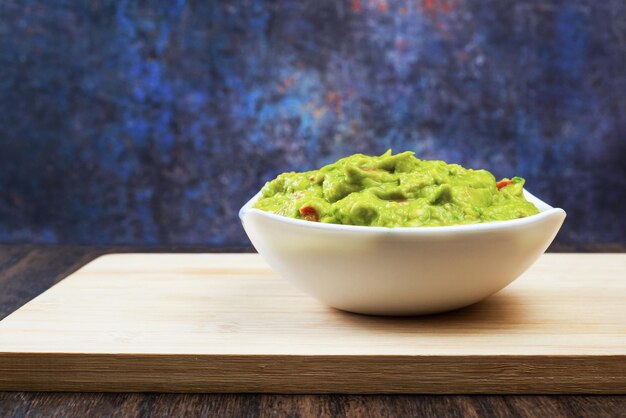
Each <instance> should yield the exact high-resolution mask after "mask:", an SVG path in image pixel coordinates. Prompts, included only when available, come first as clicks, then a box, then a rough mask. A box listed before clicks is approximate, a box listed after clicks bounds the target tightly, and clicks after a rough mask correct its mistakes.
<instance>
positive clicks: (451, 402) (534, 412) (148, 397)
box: [0, 245, 626, 417]
mask: <svg viewBox="0 0 626 418" xmlns="http://www.w3.org/2000/svg"><path fill="white" fill-rule="evenodd" d="M146 250H149V251H168V252H169V251H178V252H185V251H188V252H199V251H207V250H206V249H205V248H197V247H193V248H190V247H160V248H154V247H152V248H149V249H146V248H142V249H139V248H136V247H119V246H118V247H97V248H95V247H80V246H0V319H2V318H4V317H5V316H7V315H8V314H10V313H11V312H13V311H14V310H16V309H17V308H19V307H20V306H22V305H23V304H24V303H26V302H28V301H29V300H30V299H32V298H33V297H35V296H37V295H39V294H40V293H41V292H43V291H44V290H46V289H47V288H49V287H50V286H51V285H52V284H54V283H56V282H58V281H59V280H62V279H63V278H64V277H66V276H67V275H68V274H69V273H71V272H73V271H74V270H76V269H78V268H79V267H80V266H82V265H84V264H85V263H87V262H88V261H90V260H92V259H94V258H95V257H97V256H99V255H101V254H105V253H110V252H129V251H146ZM233 250H237V249H233ZM551 250H553V251H573V250H577V251H581V250H582V251H610V252H616V251H625V250H626V245H624V246H622V245H617V246H587V247H582V246H577V247H563V246H561V247H552V248H551ZM39 416H42V417H65V416H76V417H87V416H103V417H117V416H155V417H161V416H186V417H193V416H220V417H227V416H292V417H298V416H314V417H321V416H354V417H368V416H374V417H379V416H419V417H430V416H451V417H456V416H458V417H474V416H489V417H507V416H514V417H536V416H546V417H620V416H621V417H626V396H423V395H412V396H408V395H402V396H399V395H393V396H387V395H385V396H371V395H368V396H361V395H261V394H259V395H255V394H253V395H240V394H232V395H212V394H160V393H159V394H157V393H148V394H143V393H31V392H0V417H39Z"/></svg>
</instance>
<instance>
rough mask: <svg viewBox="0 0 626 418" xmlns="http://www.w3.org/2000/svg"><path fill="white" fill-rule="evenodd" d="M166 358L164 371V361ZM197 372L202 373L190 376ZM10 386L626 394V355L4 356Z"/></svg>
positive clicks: (3, 380) (3, 384) (0, 384)
mask: <svg viewBox="0 0 626 418" xmlns="http://www.w3.org/2000/svg"><path fill="white" fill-rule="evenodd" d="M155 357H157V358H158V360H159V362H158V365H157V366H155V365H154V364H155V363H154V359H155ZM188 370H193V371H192V372H189V371H188ZM0 390H2V391H66V392H92V391H96V392H182V393H184V392H189V393H191V392H198V393H202V392H204V393H359V394H393V393H398V394H400V393H423V394H626V355H606V356H605V355H591V356H587V355H557V356H540V355H534V356H523V355H515V356H511V355H498V356H491V355H477V356H441V355H435V356H407V355H391V356H390V355H386V356H378V355H376V356H367V355H355V356H350V355H335V356H328V355H327V356H319V355H316V356H306V355H192V354H189V355H168V354H137V355H129V354H58V353H57V355H56V356H54V357H48V356H46V355H45V353H43V354H42V353H0Z"/></svg>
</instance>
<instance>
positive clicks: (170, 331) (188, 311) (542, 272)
mask: <svg viewBox="0 0 626 418" xmlns="http://www.w3.org/2000/svg"><path fill="white" fill-rule="evenodd" d="M0 390H55V391H57V390H60V391H166V392H281V393H307V392H308V393H313V392H318V393H320V392H334V393H626V255H617V254H616V255H607V254H604V255H602V254H600V255H583V254H548V255H544V256H543V257H542V258H541V259H540V260H539V261H538V262H537V264H536V265H535V266H533V267H532V268H531V270H530V271H528V272H527V273H526V274H524V276H522V277H521V278H520V279H518V280H517V281H516V282H514V283H513V284H512V285H511V286H509V287H507V288H506V289H504V290H503V291H501V292H499V293H498V294H496V295H494V296H492V297H491V298H489V299H488V300H486V301H484V302H482V303H479V304H476V305H474V306H471V307H469V308H466V309H462V310H459V311H455V312H451V313H448V314H443V315H435V316H427V317H413V318H381V317H368V316H361V315H356V314H350V313H345V312H341V311H337V310H334V309H331V308H328V307H326V306H324V305H322V304H320V303H318V302H317V301H315V300H314V299H311V298H309V297H308V296H306V295H305V294H303V293H301V292H300V291H298V290H297V289H295V288H292V287H291V285H290V284H289V283H287V282H285V281H284V280H282V279H281V278H279V277H277V275H276V274H275V273H274V272H272V270H270V268H269V267H268V266H267V265H266V264H265V263H264V262H263V261H262V260H261V258H260V257H259V256H258V255H254V254H240V255H236V254H213V255H209V254H118V255H107V256H104V257H101V258H99V259H97V260H95V261H93V262H92V263H90V264H88V265H87V266H85V267H84V268H82V269H80V270H79V271H77V272H76V273H74V274H72V275H71V276H70V277H68V278H67V279H65V280H64V281H62V282H61V283H59V284H57V285H56V286H54V287H52V288H51V289H49V290H48V291H46V292H45V293H43V294H42V295H41V296H39V297H37V298H35V299H34V300H33V301H31V302H29V303H28V304H26V305H25V306H24V307H22V308H21V309H19V310H17V311H16V312H15V313H13V314H12V315H10V316H8V317H7V318H5V319H4V320H3V321H1V322H0Z"/></svg>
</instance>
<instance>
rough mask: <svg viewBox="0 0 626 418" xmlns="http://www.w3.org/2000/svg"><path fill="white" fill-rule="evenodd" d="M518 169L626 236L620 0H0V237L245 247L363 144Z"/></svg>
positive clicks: (574, 229)
mask: <svg viewBox="0 0 626 418" xmlns="http://www.w3.org/2000/svg"><path fill="white" fill-rule="evenodd" d="M389 147H392V148H393V149H394V150H395V151H402V150H406V149H409V150H414V151H415V152H416V153H417V155H418V156H419V157H421V158H429V159H430V158H437V159H445V160H447V161H450V162H459V163H462V164H464V165H467V166H470V167H485V168H488V169H490V170H492V171H493V172H494V173H495V174H496V176H498V177H503V176H512V175H520V176H523V177H526V178H527V181H528V188H529V189H530V190H531V191H533V192H536V194H538V195H539V196H541V197H543V198H545V200H547V201H548V202H551V203H554V204H556V205H560V206H562V207H564V208H565V209H566V210H567V211H568V213H569V217H568V219H567V220H566V225H565V227H564V229H563V230H562V232H561V234H560V236H559V238H558V240H559V241H560V242H561V243H598V242H599V243H610V242H622V243H623V242H625V240H626V238H625V235H626V221H625V219H626V216H625V215H624V206H623V205H624V204H625V201H626V199H625V191H626V162H625V159H626V3H625V2H624V1H623V0H605V1H601V2H600V1H592V0H589V1H581V0H569V1H558V0H543V1H524V0H515V1H513V0H511V1H503V0H482V1H481V0H476V1H470V0H419V1H397V2H396V1H394V2H391V1H389V2H386V1H385V0H351V1H337V0H323V1H307V0H297V1H296V0H284V1H270V0H247V1H221V2H215V1H200V0H198V1H173V0H163V1H141V2H132V1H119V0H113V1H105V0H92V1H82V2H78V1H69V0H68V1H59V0H48V1H27V0H24V1H17V0H4V1H2V2H0V241H2V242H25V241H26V242H61V243H194V244H211V245H218V246H219V245H247V244H248V241H247V238H246V237H245V234H244V232H243V230H242V229H241V227H240V225H239V221H238V218H237V210H238V208H239V207H240V206H241V204H242V203H244V201H245V200H247V198H249V197H250V196H251V195H252V194H253V193H254V192H255V191H256V190H257V189H258V188H259V187H260V186H261V185H262V184H263V182H264V180H266V179H268V178H270V177H272V176H274V175H275V174H277V173H279V172H282V171H287V170H304V169H310V168H313V167H317V166H319V165H322V164H324V163H328V162H331V161H333V160H335V159H337V158H339V157H341V156H343V155H346V154H351V153H354V152H365V153H382V152H383V151H384V150H385V149H387V148H389Z"/></svg>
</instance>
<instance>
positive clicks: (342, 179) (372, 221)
mask: <svg viewBox="0 0 626 418" xmlns="http://www.w3.org/2000/svg"><path fill="white" fill-rule="evenodd" d="M523 186H524V179H522V178H520V177H513V178H512V179H503V180H501V181H499V182H496V179H495V177H494V176H493V174H491V173H490V172H489V171H486V170H471V169H466V168H463V167H461V166H460V165H458V164H447V163H445V162H443V161H428V160H420V159H418V158H416V157H415V156H414V155H413V152H410V151H406V152H403V153H400V154H396V155H392V153H391V150H389V151H387V152H385V153H384V154H383V155H381V156H380V157H372V156H368V155H363V154H355V155H351V156H349V157H346V158H342V159H340V160H339V161H337V162H335V163H333V164H329V165H327V166H325V167H322V168H320V169H319V170H313V171H307V172H303V173H293V172H292V173H283V174H281V175H279V176H278V177H276V179H274V180H272V181H270V182H267V183H266V184H265V186H264V187H263V190H262V195H261V197H260V198H259V199H258V200H257V201H256V203H255V204H254V206H253V207H254V208H257V209H261V210H263V211H266V212H271V213H275V214H278V215H282V216H287V217H290V218H296V219H304V220H307V221H315V222H324V223H332V224H344V225H365V226H385V227H403V226H409V227H410V226H413V227H415V226H442V225H459V224H472V223H480V222H491V221H504V220H508V219H516V218H523V217H526V216H530V215H534V214H536V213H538V212H539V211H538V210H537V208H536V207H535V205H533V204H532V203H530V202H529V201H527V200H526V199H525V198H524V195H523V194H522V187H523Z"/></svg>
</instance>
